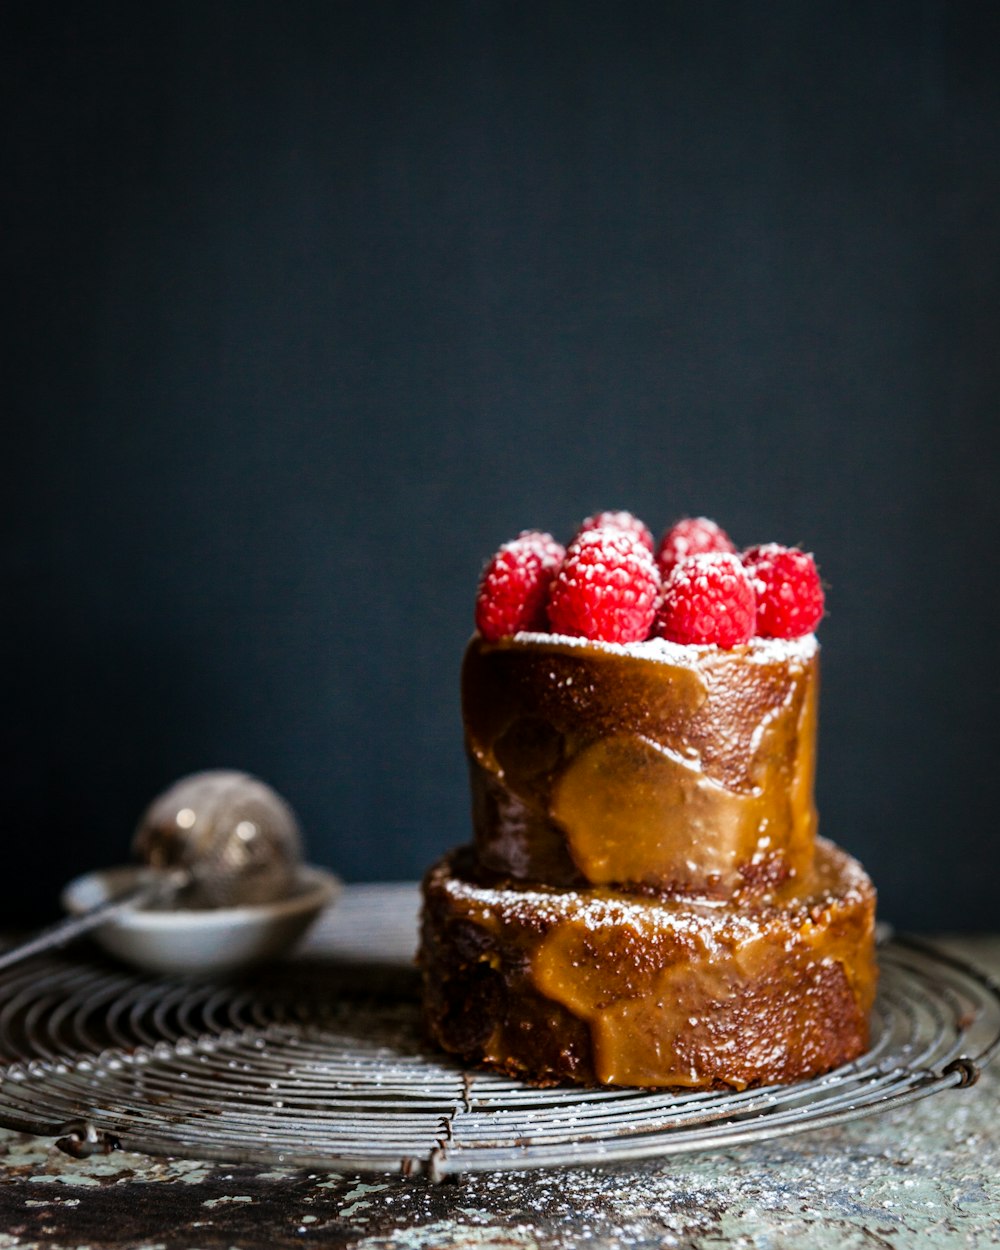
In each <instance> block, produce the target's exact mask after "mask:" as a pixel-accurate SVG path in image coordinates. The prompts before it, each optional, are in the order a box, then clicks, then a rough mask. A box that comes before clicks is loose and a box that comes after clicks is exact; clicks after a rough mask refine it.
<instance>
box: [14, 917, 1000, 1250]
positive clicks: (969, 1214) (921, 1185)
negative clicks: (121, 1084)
mask: <svg viewBox="0 0 1000 1250" xmlns="http://www.w3.org/2000/svg"><path fill="white" fill-rule="evenodd" d="M948 945H949V946H950V948H951V949H952V950H954V951H955V952H956V953H958V954H960V955H963V956H964V957H966V958H968V959H970V960H972V961H973V962H975V963H977V964H978V965H979V966H980V967H982V968H985V969H986V970H988V971H991V972H992V973H993V974H994V975H997V976H1000V937H982V938H963V939H952V940H950V941H949V942H948ZM0 1155H2V1158H0V1167H2V1170H0V1179H2V1183H0V1250H7V1248H13V1247H17V1248H18V1250H24V1248H25V1247H51V1248H52V1250H56V1248H70V1247H72V1248H74V1250H78V1248H80V1247H92V1248H94V1250H98V1248H100V1250H103V1248H106V1247H129V1248H130V1250H138V1248H139V1247H143V1248H145V1247H148V1248H150V1250H152V1248H153V1247H162V1248H163V1250H179V1248H181V1247H184V1248H186V1250H192V1248H198V1247H203V1248H205V1250H208V1248H209V1247H213V1248H214V1247H239V1248H240V1250H252V1248H253V1250H256V1248H257V1247H260V1248H261V1250H263V1248H265V1247H266V1248H268V1250H273V1248H276V1247H285V1246H297V1247H306V1246H310V1245H313V1246H322V1247H352V1248H357V1250H395V1248H397V1247H398V1248H399V1250H417V1248H418V1247H434V1248H437V1250H447V1248H449V1247H475V1248H476V1250H500V1248H501V1247H503V1248H505V1250H510V1248H515V1247H565V1248H566V1250H570V1248H573V1247H582V1246H592V1247H616V1248H617V1247H640V1248H652V1247H673V1246H676V1247H710V1246H723V1245H733V1246H741V1247H761V1248H763V1247H768V1248H769V1250H770V1248H780V1247H785V1246H788V1247H791V1246H795V1247H803V1246H808V1247H818V1246H824V1245H830V1246H837V1247H875V1246H883V1247H885V1246H893V1247H895V1246H899V1247H904V1246H906V1247H909V1246H927V1247H938V1246H940V1247H959V1246H961V1247H969V1246H973V1247H975V1246H988V1245H997V1244H1000V1061H998V1063H996V1064H994V1065H993V1066H992V1067H988V1068H986V1070H985V1071H984V1072H983V1074H982V1076H981V1078H980V1080H979V1081H978V1083H977V1084H975V1085H974V1086H970V1087H968V1088H961V1089H946V1090H942V1091H940V1092H938V1093H936V1094H934V1095H933V1096H931V1097H929V1098H926V1099H924V1100H923V1101H920V1102H916V1103H913V1104H911V1105H909V1106H906V1107H902V1108H899V1109H897V1110H895V1111H890V1112H888V1113H885V1114H881V1115H877V1116H873V1117H869V1118H866V1119H861V1120H857V1121H853V1122H851V1123H848V1124H844V1125H840V1126H838V1127H836V1128H828V1129H824V1130H815V1131H810V1132H806V1133H802V1134H799V1135H797V1136H794V1137H787V1138H783V1139H781V1140H778V1141H771V1142H768V1141H764V1142H758V1143H755V1144H750V1145H746V1146H742V1147H739V1148H736V1149H730V1150H724V1151H713V1152H709V1153H700V1154H690V1155H682V1156H672V1157H669V1158H661V1159H654V1160H647V1161H644V1162H640V1163H631V1164H628V1165H625V1164H620V1165H615V1166H608V1167H601V1168H594V1167H586V1168H559V1169H553V1170H546V1171H520V1172H518V1171H513V1172H490V1173H478V1174H471V1175H465V1176H458V1177H449V1178H448V1179H446V1180H445V1181H444V1182H443V1183H440V1184H432V1183H430V1182H429V1181H428V1180H426V1179H424V1178H422V1177H411V1178H409V1179H404V1178H401V1177H399V1176H397V1175H385V1176H374V1175H366V1176H357V1175H342V1174H339V1173H336V1172H324V1171H319V1170H315V1169H294V1168H284V1167H275V1166H262V1165H259V1164H258V1165H252V1166H251V1165H232V1164H226V1163H216V1162H210V1163H209V1162H199V1161H195V1160H188V1159H180V1158H151V1157H148V1156H145V1155H140V1154H136V1153H129V1152H125V1151H115V1152H113V1153H111V1154H107V1155H95V1156H93V1157H91V1158H88V1159H74V1158H71V1157H69V1156H68V1155H66V1154H64V1153H63V1152H62V1151H60V1150H58V1149H57V1148H56V1146H55V1145H54V1143H53V1142H52V1141H50V1140H47V1139H42V1138H36V1137H31V1136H28V1135H25V1134H19V1133H14V1132H10V1131H7V1130H0Z"/></svg>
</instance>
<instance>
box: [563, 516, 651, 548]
mask: <svg viewBox="0 0 1000 1250" xmlns="http://www.w3.org/2000/svg"><path fill="white" fill-rule="evenodd" d="M602 529H616V530H624V531H625V532H626V533H627V534H633V535H634V536H635V537H636V538H638V539H639V541H640V542H641V543H642V545H643V546H644V547H646V548H648V549H649V551H650V552H652V550H653V535H652V533H651V532H650V529H649V526H648V525H645V524H644V523H643V522H642V521H640V520H639V518H638V517H637V516H633V515H632V513H631V512H595V513H594V515H593V516H589V517H587V519H586V521H584V522H583V524H582V525H581V526H580V528H579V529H578V530H577V531H576V538H579V537H580V535H581V534H583V533H584V532H585V531H586V530H602Z"/></svg>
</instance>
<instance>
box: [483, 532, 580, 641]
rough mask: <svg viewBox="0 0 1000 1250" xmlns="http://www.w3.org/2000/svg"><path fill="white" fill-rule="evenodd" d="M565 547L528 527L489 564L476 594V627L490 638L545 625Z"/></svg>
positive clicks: (540, 627)
mask: <svg viewBox="0 0 1000 1250" xmlns="http://www.w3.org/2000/svg"><path fill="white" fill-rule="evenodd" d="M565 554H566V553H565V551H564V550H563V548H562V547H561V546H560V545H559V543H557V542H556V540H555V539H554V538H553V537H552V535H551V534H542V533H540V532H539V531H538V530H525V531H524V532H523V533H522V534H520V535H519V536H518V537H517V538H515V539H514V540H513V542H509V543H504V545H503V546H502V547H501V548H500V550H499V551H498V552H497V553H496V555H495V556H494V557H493V558H492V560H490V562H489V564H487V566H486V568H485V570H484V572H483V576H482V579H481V580H480V583H479V593H478V594H477V596H476V628H477V629H478V630H479V632H480V633H481V634H482V636H483V637H484V638H486V639H487V640H488V641H489V642H496V640H497V639H498V638H503V637H505V636H506V635H508V634H516V633H517V632H518V631H519V630H522V629H545V628H546V625H547V622H546V619H545V602H546V600H547V598H548V594H549V586H550V584H551V582H552V579H553V577H554V576H555V574H556V570H557V569H558V568H559V566H560V564H561V563H562V559H563V556H564V555H565Z"/></svg>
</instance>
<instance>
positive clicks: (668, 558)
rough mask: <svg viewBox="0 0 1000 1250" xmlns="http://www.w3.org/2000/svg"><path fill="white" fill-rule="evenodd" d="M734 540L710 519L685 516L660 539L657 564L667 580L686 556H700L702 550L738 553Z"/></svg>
mask: <svg viewBox="0 0 1000 1250" xmlns="http://www.w3.org/2000/svg"><path fill="white" fill-rule="evenodd" d="M735 550H736V547H735V545H734V543H733V540H732V539H731V538H730V537H729V535H728V534H727V533H726V531H725V530H724V529H723V528H722V527H721V526H719V525H716V523H715V522H714V521H710V520H709V519H708V517H707V516H686V517H684V518H683V519H682V520H680V521H677V522H676V523H675V524H673V525H672V526H671V527H670V529H668V530H667V531H666V533H665V534H664V535H663V537H662V538H661V539H660V545H659V547H657V549H656V561H657V563H658V564H659V566H660V575H661V576H662V577H663V579H664V580H666V579H667V578H668V577H669V576H670V570H671V569H672V568H673V567H674V565H675V564H676V563H677V561H678V560H683V559H684V557H685V556H694V555H698V554H699V552H702V551H735Z"/></svg>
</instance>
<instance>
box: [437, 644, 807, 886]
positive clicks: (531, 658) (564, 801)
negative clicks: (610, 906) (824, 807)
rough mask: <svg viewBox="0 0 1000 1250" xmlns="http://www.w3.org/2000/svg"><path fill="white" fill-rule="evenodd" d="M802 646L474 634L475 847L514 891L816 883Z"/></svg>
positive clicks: (466, 688) (469, 699)
mask: <svg viewBox="0 0 1000 1250" xmlns="http://www.w3.org/2000/svg"><path fill="white" fill-rule="evenodd" d="M818 680H819V665H818V647H817V644H816V640H815V638H814V637H813V635H811V634H810V635H807V636H806V637H803V638H797V639H794V640H790V641H783V640H776V639H753V640H751V641H750V642H748V643H746V644H744V645H740V646H736V647H733V648H731V649H720V648H717V647H714V646H694V645H681V644H677V643H671V642H667V641H665V640H662V639H658V640H653V641H648V642H642V643H634V644H629V645H617V644H611V643H599V642H585V641H583V640H582V639H578V638H569V637H560V636H558V635H552V634H525V633H520V634H516V635H514V636H513V637H509V638H502V639H500V640H498V641H496V642H487V641H485V640H484V639H483V638H482V637H481V636H480V635H478V634H477V635H475V636H474V637H473V638H472V640H471V642H470V643H469V646H468V648H467V650H466V653H465V659H464V662H463V666H462V709H463V716H464V721H465V737H466V748H467V752H468V756H469V766H470V774H471V783H472V804H473V824H474V829H475V839H476V848H477V852H478V855H479V859H480V862H481V864H482V865H483V867H485V868H486V869H488V870H490V871H493V872H496V873H498V874H500V875H502V876H504V877H509V878H514V879H516V880H520V881H534V882H547V883H548V884H550V885H555V886H583V885H588V884H589V885H599V886H614V887H618V888H621V889H627V890H635V891H641V892H645V893H649V894H697V895H706V896H709V897H716V898H733V897H737V896H739V895H741V894H744V893H748V894H750V893H761V892H764V891H766V890H768V889H770V888H772V887H774V886H776V885H777V884H779V883H780V882H782V881H784V880H786V879H787V878H789V877H796V876H797V877H800V878H804V877H806V876H807V874H808V873H809V872H810V870H811V867H812V863H813V854H814V847H815V835H816V809H815V806H814V803H813V776H814V767H815V747H816V707H817V696H818Z"/></svg>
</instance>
